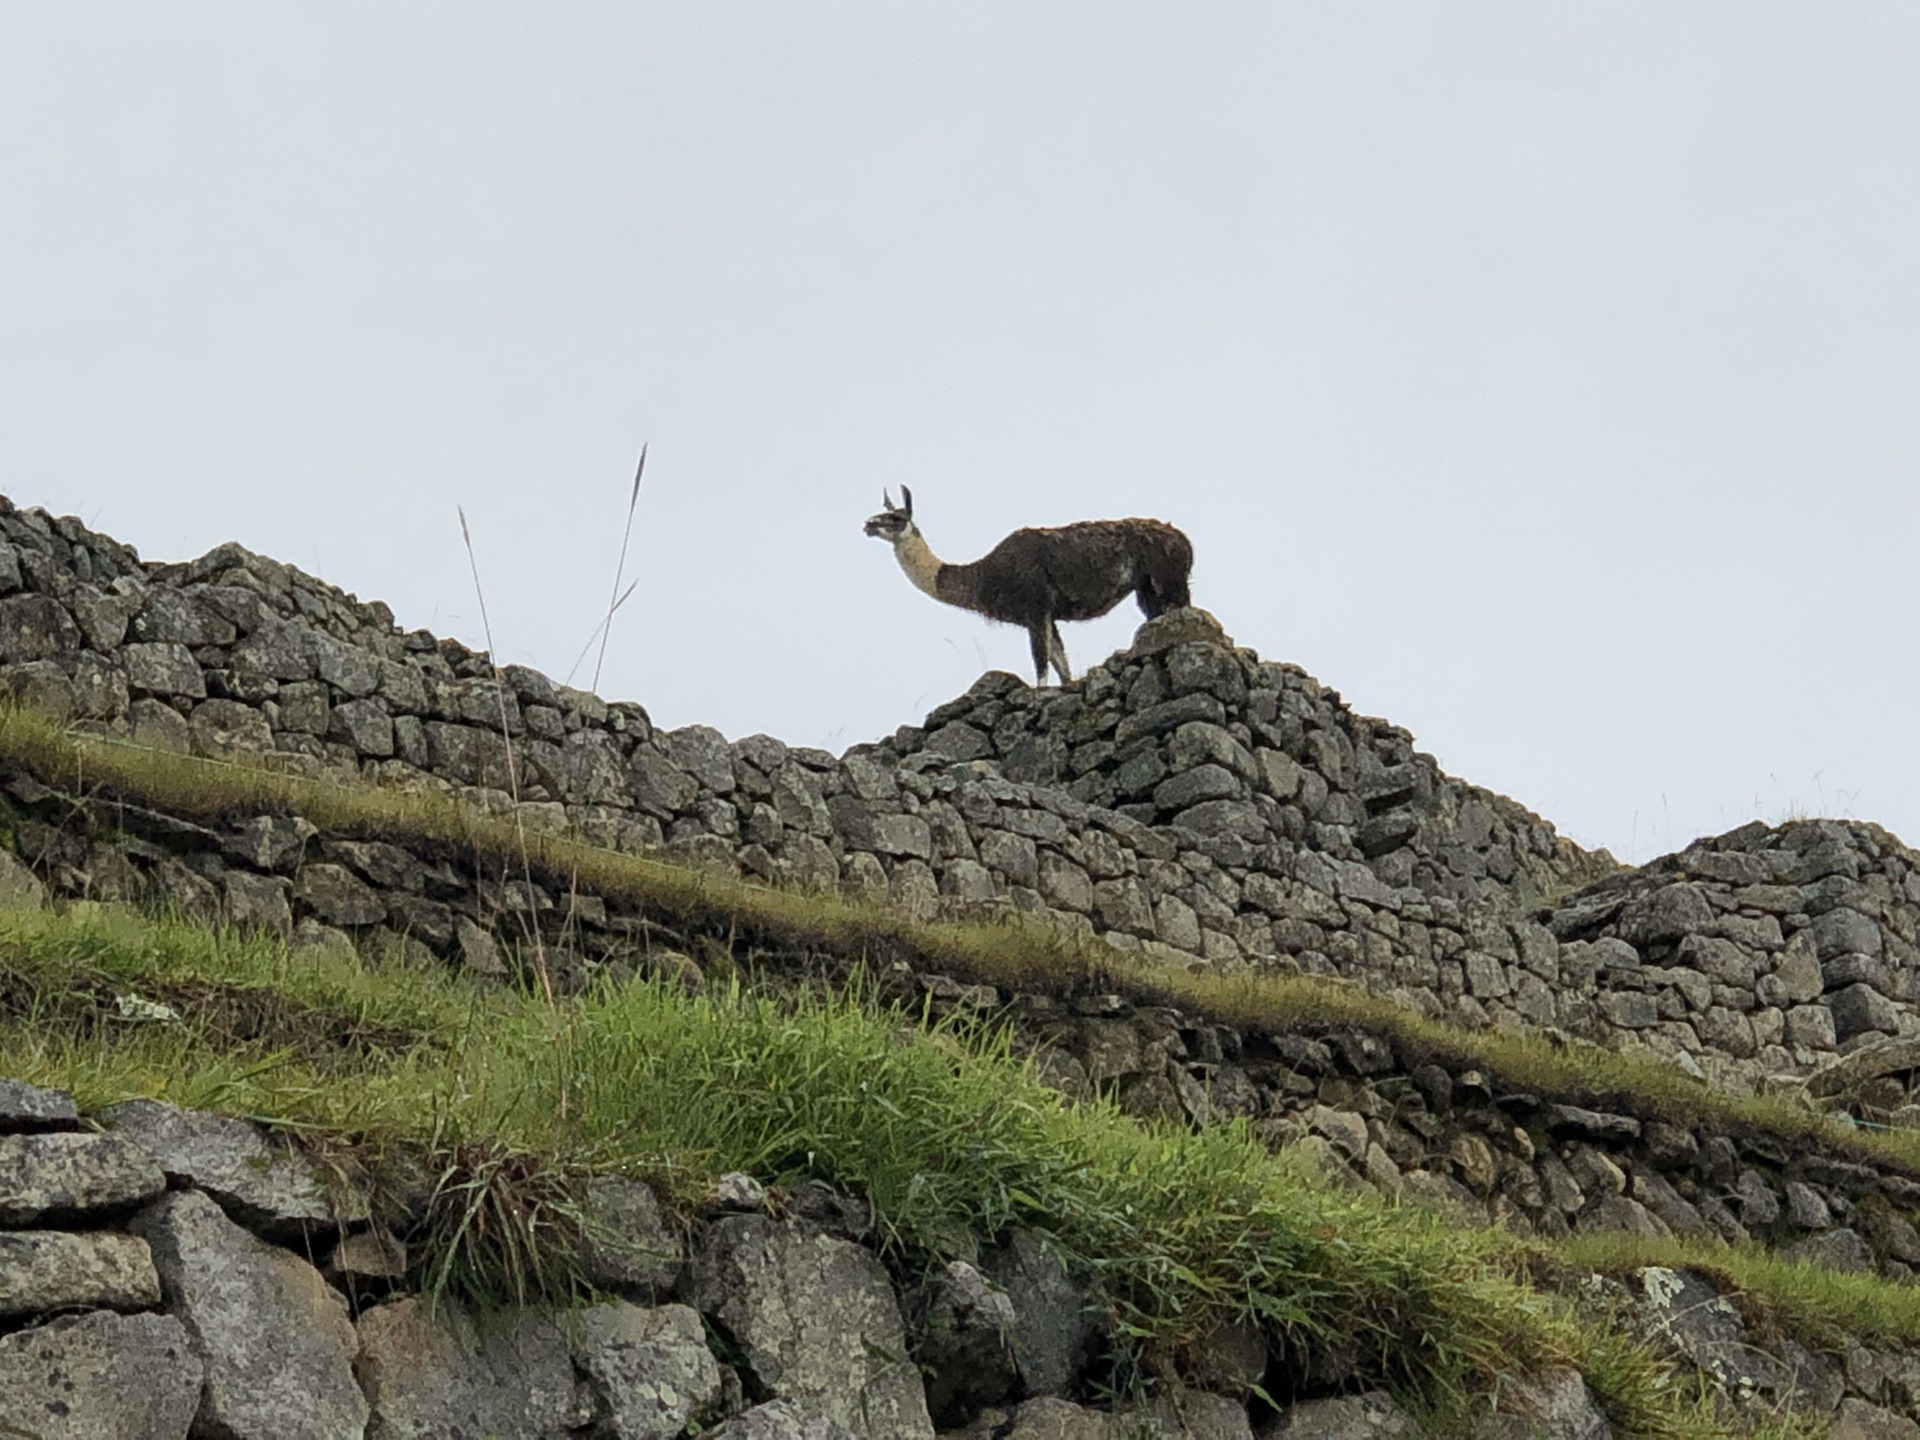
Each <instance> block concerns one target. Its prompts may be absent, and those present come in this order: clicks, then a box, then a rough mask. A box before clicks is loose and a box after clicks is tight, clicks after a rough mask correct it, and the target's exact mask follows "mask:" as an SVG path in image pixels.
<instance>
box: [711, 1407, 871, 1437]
mask: <svg viewBox="0 0 1920 1440" xmlns="http://www.w3.org/2000/svg"><path fill="white" fill-rule="evenodd" d="M713 1440H861V1437H860V1435H859V1434H858V1433H856V1432H855V1431H852V1430H849V1429H848V1428H847V1427H846V1426H845V1425H843V1424H841V1423H840V1421H839V1419H838V1418H837V1417H836V1415H835V1413H834V1410H833V1407H832V1406H830V1405H829V1404H828V1403H827V1402H826V1401H824V1400H818V1399H792V1400H773V1401H770V1402H768V1403H767V1404H765V1405H756V1406H754V1407H753V1408H752V1409H751V1410H744V1411H742V1412H741V1413H740V1414H738V1415H736V1416H734V1417H733V1418H732V1419H731V1420H729V1421H727V1423H726V1424H724V1425H722V1426H721V1427H720V1428H719V1429H718V1430H716V1431H714V1432H713Z"/></svg>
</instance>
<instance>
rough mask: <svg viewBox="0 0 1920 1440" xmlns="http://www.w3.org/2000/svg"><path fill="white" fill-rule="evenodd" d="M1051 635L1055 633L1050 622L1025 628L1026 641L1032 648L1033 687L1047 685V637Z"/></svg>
mask: <svg viewBox="0 0 1920 1440" xmlns="http://www.w3.org/2000/svg"><path fill="white" fill-rule="evenodd" d="M1053 633H1057V632H1055V631H1054V629H1053V622H1052V621H1051V620H1043V621H1041V622H1040V623H1039V624H1037V625H1029V626H1028V627H1027V640H1028V643H1029V644H1030V645H1031V646H1032V648H1033V683H1034V684H1035V685H1044V684H1046V683H1047V661H1048V660H1049V658H1051V657H1050V655H1049V641H1048V637H1049V635H1050V634H1053Z"/></svg>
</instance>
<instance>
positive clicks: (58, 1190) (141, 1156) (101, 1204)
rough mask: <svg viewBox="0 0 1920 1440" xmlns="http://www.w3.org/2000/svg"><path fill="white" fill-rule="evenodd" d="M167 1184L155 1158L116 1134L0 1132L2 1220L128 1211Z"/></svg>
mask: <svg viewBox="0 0 1920 1440" xmlns="http://www.w3.org/2000/svg"><path fill="white" fill-rule="evenodd" d="M166 1186H167V1178H166V1176H165V1175H163V1174H162V1173H161V1171H160V1167H159V1166H158V1165H157V1164H155V1163H154V1161H153V1158H152V1157H151V1156H150V1155H148V1153H147V1152H146V1151H145V1150H143V1149H142V1148H140V1147H139V1146H138V1145H135V1144H133V1143H132V1142H130V1141H128V1140H124V1139H122V1138H120V1137H119V1136H116V1135H91V1134H60V1133H55V1134H45V1135H0V1225H32V1224H35V1223H37V1222H39V1221H41V1220H43V1219H48V1218H54V1219H58V1218H71V1217H75V1216H80V1215H86V1214H97V1213H99V1212H103V1211H106V1212H112V1211H124V1210H128V1209H131V1208H132V1207H133V1206H135V1205H138V1204H139V1203H140V1202H141V1201H143V1200H148V1199H151V1198H152V1197H153V1196H155V1195H158V1194H159V1193H160V1192H161V1191H162V1190H164V1189H166Z"/></svg>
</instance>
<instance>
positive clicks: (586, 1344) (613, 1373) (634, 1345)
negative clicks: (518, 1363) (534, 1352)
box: [568, 1303, 720, 1440]
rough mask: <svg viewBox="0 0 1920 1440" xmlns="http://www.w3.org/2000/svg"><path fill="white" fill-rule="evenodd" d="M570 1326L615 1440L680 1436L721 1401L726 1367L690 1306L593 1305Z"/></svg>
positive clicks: (581, 1364) (581, 1365) (577, 1355)
mask: <svg viewBox="0 0 1920 1440" xmlns="http://www.w3.org/2000/svg"><path fill="white" fill-rule="evenodd" d="M568 1331H569V1333H570V1335H571V1337H572V1340H573V1352H574V1360H575V1363H576V1364H577V1365H578V1366H579V1368H580V1370H581V1371H582V1372H583V1373H584V1374H585V1375H586V1377H587V1379H588V1381H589V1382H590V1383H591V1384H592V1386H593V1389H594V1391H595V1394H596V1396H597V1397H598V1400H599V1405H598V1409H599V1411H600V1413H601V1415H602V1417H603V1418H602V1424H603V1426H604V1428H605V1429H606V1431H607V1432H608V1434H609V1436H610V1437H611V1440H675V1437H677V1436H678V1435H679V1434H680V1433H681V1432H682V1431H683V1430H684V1429H686V1427H687V1424H688V1422H689V1421H691V1420H692V1419H694V1417H696V1416H701V1415H705V1414H706V1413H707V1412H709V1411H710V1410H711V1409H712V1408H713V1407H714V1406H715V1405H717V1404H718V1402H719V1400H720V1367H719V1366H718V1365H717V1364H715V1363H714V1359H713V1355H712V1353H711V1352H710V1351H709V1350H708V1349H707V1335H706V1331H705V1329H704V1328H703V1327H702V1325H701V1323H700V1316H699V1315H698V1314H697V1313H695V1312H694V1311H693V1310H691V1309H689V1308H688V1307H687V1306H685V1305H663V1306H661V1307H660V1308H659V1309H657V1310H643V1309H641V1308H640V1307H639V1306H637V1305H627V1304H623V1303H615V1304H611V1305H594V1306H591V1307H589V1308H588V1309H586V1310H583V1311H581V1312H580V1313H579V1314H578V1315H577V1316H572V1317H569V1324H568Z"/></svg>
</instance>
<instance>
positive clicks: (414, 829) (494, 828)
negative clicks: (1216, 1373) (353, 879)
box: [0, 709, 1920, 1175]
mask: <svg viewBox="0 0 1920 1440" xmlns="http://www.w3.org/2000/svg"><path fill="white" fill-rule="evenodd" d="M0 762H5V763H10V764H11V765H13V766H16V767H19V768H21V769H24V770H25V771H27V772H28V773H30V774H31V775H33V776H35V777H36V778H38V779H40V780H41V781H42V782H44V783H46V784H48V785H52V786H56V787H58V788H61V789H64V790H66V791H68V792H69V793H75V794H97V795H100V796H102V797H104V798H109V799H110V798H112V797H121V798H125V799H130V800H134V801H136V802H138V803H143V804H147V805H151V806H153V807H155V808H158V809H161V810H163V811H166V812H168V813H171V814H177V815H182V816H187V817H193V818H198V819H200V820H203V821H209V822H218V821H220V820H222V819H224V818H228V817H237V816H250V815H255V814H260V813H263V812H286V813H297V814H300V815H304V816H305V817H306V818H308V819H309V820H311V821H313V822H314V823H315V824H316V825H318V826H319V827H320V828H321V829H322V830H325V831H327V832H329V833H333V834H340V835H351V836H359V837H362V838H368V839H389V840H396V841H399V842H402V843H408V842H411V843H414V844H424V845H427V846H429V847H433V846H438V847H444V848H446V849H448V850H449V851H452V852H456V853H458V854H459V855H462V856H466V857H468V858H472V857H475V856H478V857H480V858H482V859H483V860H485V861H487V862H489V863H491V864H493V865H496V866H512V867H513V868H514V869H516V870H517V869H518V868H520V866H521V865H522V863H523V861H522V856H523V854H524V855H525V857H526V859H525V863H527V864H529V865H530V866H531V867H532V869H533V870H534V872H535V873H536V875H540V876H545V877H547V878H549V879H551V880H554V881H556V882H557V883H559V884H560V885H561V886H562V887H563V888H572V887H576V886H577V887H578V888H579V889H581V890H583V891H587V892H591V893H596V894H600V895H603V896H605V897H607V898H609V899H613V900H618V901H623V902H626V903H628V904H631V905H633V906H636V907H638V908H641V909H644V910H645V911H646V912H647V913H648V914H649V915H650V916H653V917H655V918H657V919H660V920H662V921H663V922H664V923H666V924H668V925H670V926H673V927H675V928H678V929H682V930H684V931H688V932H692V933H700V934H706V935H710V936H715V937H721V938H723V939H726V940H729V941H731V940H739V941H742V942H744V943H745V944H746V945H748V946H756V945H757V946H759V947H762V948H765V949H769V950H773V951H780V950H788V951H816V952H827V953H831V954H835V955H838V956H841V957H842V958H843V959H844V960H845V961H846V963H848V964H850V965H861V966H865V967H867V968H869V969H872V970H876V971H877V970H879V969H882V968H884V966H885V965H886V964H888V963H890V962H891V961H893V960H896V959H907V960H910V961H911V962H912V963H913V965H914V967H915V969H916V970H918V971H919V972H920V973H940V974H947V975H951V976H953V977H955V978H958V979H962V980H966V981H971V982H977V983H988V984H995V985H999V986H1003V987H1006V988H1009V989H1015V990H1026V991H1031V992H1039V993H1047V994H1054V995H1069V994H1076V993H1085V992H1087V991H1090V990H1111V991H1117V992H1120V993H1124V994H1126V995H1128V996H1130V997H1131V998H1133V999H1135V1000H1138V1001H1140V1002H1143V1003H1148V1004H1167V1005H1174V1006H1178V1007H1179V1008H1181V1009H1183V1010H1185V1011H1187V1012H1189V1013H1191V1014H1193V1015H1195V1016H1198V1017H1203V1018H1206V1019H1209V1020H1212V1021H1214V1022H1216V1023H1220V1024H1224V1025H1230V1026H1236V1027H1239V1028H1241V1029H1243V1030H1268V1031H1272V1030H1287V1029H1300V1028H1329V1029H1330V1028H1338V1027H1353V1028H1359V1029H1364V1030H1367V1031H1370V1032H1372V1033H1375V1034H1379V1035H1382V1036H1386V1037H1389V1038H1391V1039H1392V1040H1393V1041H1394V1042H1395V1043H1396V1044H1397V1045H1398V1046H1399V1047H1400V1049H1401V1051H1402V1053H1403V1054H1404V1055H1405V1056H1407V1057H1408V1058H1409V1059H1410V1060H1411V1061H1412V1062H1414V1063H1418V1062H1419V1061H1422V1060H1433V1061H1437V1062H1440V1063H1444V1064H1449V1065H1453V1066H1459V1067H1472V1068H1477V1069H1480V1070H1482V1071H1483V1072H1485V1073H1486V1074H1488V1075H1489V1076H1490V1077H1491V1078H1493V1079H1494V1080H1496V1081H1498V1082H1499V1083H1501V1084H1503V1085H1505V1086H1507V1087H1508V1088H1511V1089H1517V1090H1528V1091H1532V1092H1534V1093H1536V1094H1539V1095H1541V1096H1543V1097H1545V1098H1549V1099H1554V1100H1562V1101H1566V1102H1569V1103H1573V1104H1579V1105H1585V1106H1589V1107H1591V1108H1596V1109H1603V1110H1604V1109H1620V1110H1625V1111H1628V1112H1630V1113H1632V1114H1635V1115H1638V1116H1642V1117H1646V1118H1662V1119H1667V1120H1672V1121H1675V1122H1678V1123H1682V1124H1690V1125H1691V1124H1698V1125H1706V1126H1709V1127H1711V1128H1713V1129H1716V1130H1720V1131H1723V1132H1729V1133H1743V1132H1752V1133H1757V1134H1764V1135H1770V1136H1773V1137H1776V1138H1778V1139H1780V1140H1783V1141H1786V1142H1788V1143H1789V1144H1791V1145H1794V1146H1796V1147H1802V1146H1808V1145H1812V1146H1816V1147H1818V1148H1819V1149H1821V1150H1823V1151H1826V1152H1828V1153H1831V1154H1837V1155H1843V1156H1853V1157H1856V1158H1860V1159H1864V1160H1867V1161H1870V1162H1872V1163H1875V1164H1878V1165H1882V1166H1889V1167H1892V1168H1896V1169H1898V1170H1901V1171H1903V1172H1905V1173H1908V1174H1913V1175H1920V1135H1916V1134H1913V1133H1910V1132H1904V1131H1868V1130H1861V1129H1856V1128H1854V1127H1853V1126H1851V1125H1849V1124H1847V1123H1846V1122H1845V1121H1843V1120H1836V1119H1835V1118H1833V1117H1831V1116H1828V1115H1826V1114H1824V1113H1822V1112H1820V1111H1817V1110H1815V1109H1814V1108H1812V1107H1811V1106H1810V1105H1808V1104H1807V1103H1806V1102H1805V1101H1803V1100H1802V1099H1800V1098H1799V1097H1797V1096H1782V1095H1734V1094H1727V1093H1723V1092H1721V1091H1718V1090H1715V1089H1711V1088H1709V1087H1707V1086H1705V1085H1702V1084H1700V1083H1698V1082H1696V1081H1693V1080H1690V1079H1688V1078H1687V1077H1686V1076H1685V1075H1683V1074H1682V1073H1680V1072H1679V1071H1678V1070H1677V1069H1675V1068H1674V1067H1673V1066H1671V1065H1669V1064H1667V1063H1666V1062H1665V1061H1663V1060H1660V1059H1657V1058H1655V1057H1653V1056H1651V1055H1648V1054H1645V1053H1642V1052H1637V1051H1632V1050H1628V1051H1621V1052H1615V1051H1609V1050H1604V1049H1601V1048H1600V1047H1598V1046H1594V1045H1588V1044H1583V1043H1573V1044H1561V1043H1556V1042H1554V1041H1551V1040H1549V1039H1547V1038H1546V1037H1544V1036H1541V1035H1539V1034H1536V1033H1533V1032H1506V1031H1465V1030H1461V1029H1457V1028H1455V1027H1453V1026H1450V1025H1447V1024H1445V1023H1443V1022H1439V1021H1434V1020H1428V1019H1426V1018H1425V1017H1423V1016H1420V1015H1416V1014H1414V1013H1412V1012H1410V1011H1408V1010H1406V1009H1404V1008H1402V1007H1400V1006H1398V1005H1395V1004H1393V1003H1392V1002H1391V1001H1388V1000H1386V999H1383V998H1381V997H1379V996H1377V995H1375V994H1373V993H1372V992H1371V991H1370V990H1368V989H1367V988H1366V987H1365V986H1362V985H1356V984H1348V983H1343V982H1340V981H1337V980H1329V979H1326V978H1321V977H1312V976H1302V975H1293V974H1285V973H1257V974H1256V973H1246V972H1242V973H1238V974H1219V973H1213V972H1210V971H1204V970H1203V971H1198V972H1189V971H1184V970H1178V969H1174V968H1172V967H1169V966H1167V965H1164V964H1162V963H1159V962H1155V961H1151V960H1147V959H1144V958H1140V957H1136V956H1132V955H1129V954H1127V953H1126V952H1123V951H1119V950H1116V949H1114V948H1113V947H1112V946H1110V945H1107V944H1105V943H1103V942H1099V941H1094V940H1087V939H1081V938H1076V937H1070V936H1067V935H1064V934H1062V933H1061V932H1059V931H1057V930H1055V929H1054V928H1052V927H1051V926H1048V925H1044V924H1041V923H1037V922H1033V921H1029V920H1025V919H1023V918H1021V917H1017V916H1009V917H1007V918H1005V919H1004V920H998V921H986V922H976V923H919V922H915V921H912V920H910V919H907V918H905V917H904V916H902V915H900V914H899V913H897V912H895V911H892V910H890V909H888V908H887V907H885V906H882V905H877V904H874V903H872V902H869V901H866V900H863V899H861V898H858V897H856V896H852V895H843V894H838V893H823V892H820V891H816V890H803V889H793V888H779V887H774V886H768V885H761V884H754V883H750V882H747V881H743V880H740V879H737V878H734V877H730V876H724V875H719V874H716V873H714V872H712V871H708V870H702V869H699V868H696V867H690V866H686V865H680V864H675V863H671V862H669V861H666V860H661V859H657V858H652V857H647V856H636V855H629V854H622V853H618V852H614V851H610V850H605V849H601V848H598V847H595V846H592V845H588V844H585V843H582V842H580V841H578V840H575V839H572V838H569V837H566V836H557V835H550V834H535V833H528V834H522V833H520V832H519V831H518V830H517V829H516V827H515V826H514V824H513V823H512V821H511V820H503V819H499V818H495V817H487V816H480V815H476V814H474V813H473V812H472V811H470V810H469V809H467V808H465V807H463V806H461V805H460V804H458V803H457V802H456V801H455V800H454V799H453V798H452V797H451V796H448V795H444V794H436V793H421V792H414V791H400V790H395V789H387V788H376V787H373V786H364V785H360V786H354V785H341V784H336V783H330V782H325V781H317V780H312V779H305V778H298V777H294V776H289V775H286V774H284V773H281V772H279V771H276V770H274V769H272V768H271V765H270V763H267V762H264V761H263V762H261V763H239V762H231V761H210V760H202V759H196V758H192V757H187V756H180V755H172V754H167V753H164V752H159V751H153V750H146V749H140V748H137V747H134V746H130V745H126V744H122V743H107V742H104V741H100V740H98V739H94V738H90V737H87V736H84V735H76V734H73V733H70V732H68V731H66V730H63V729H62V728H61V727H59V726H58V725H56V724H54V723H53V722H51V721H50V720H48V719H47V718H45V717H44V716H41V715H38V714H35V713H33V712H30V711H24V710H19V709H0ZM109 812H110V807H105V806H103V814H104V813H109ZM523 847H524V849H523Z"/></svg>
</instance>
